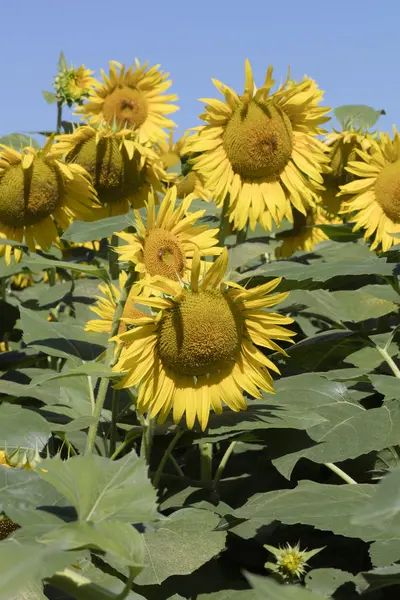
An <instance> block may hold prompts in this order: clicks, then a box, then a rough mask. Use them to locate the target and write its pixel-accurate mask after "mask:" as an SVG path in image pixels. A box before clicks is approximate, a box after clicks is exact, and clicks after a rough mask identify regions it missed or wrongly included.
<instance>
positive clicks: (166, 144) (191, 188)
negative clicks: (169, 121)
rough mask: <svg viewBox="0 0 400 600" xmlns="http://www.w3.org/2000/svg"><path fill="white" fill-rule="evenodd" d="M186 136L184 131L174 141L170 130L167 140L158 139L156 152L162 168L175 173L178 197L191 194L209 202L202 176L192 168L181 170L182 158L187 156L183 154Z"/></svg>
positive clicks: (174, 181)
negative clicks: (187, 170) (184, 171)
mask: <svg viewBox="0 0 400 600" xmlns="http://www.w3.org/2000/svg"><path fill="white" fill-rule="evenodd" d="M187 137H188V133H185V134H184V135H183V136H182V137H181V138H180V139H179V140H178V141H177V142H175V143H174V141H173V137H172V131H171V132H170V135H169V138H168V141H167V140H160V141H159V142H158V143H157V145H156V149H157V152H158V153H159V155H160V159H161V161H162V163H163V167H164V169H165V170H166V171H167V170H168V172H170V171H171V170H172V171H173V172H174V173H175V177H174V179H173V183H174V184H175V185H176V187H177V196H178V198H185V197H186V196H189V194H193V196H194V198H201V199H202V200H205V201H206V202H209V201H210V198H211V193H210V192H209V191H208V190H206V189H205V187H204V180H203V178H202V176H201V175H200V174H199V173H197V172H196V171H193V170H191V171H189V173H183V172H182V159H183V158H184V159H187V158H188V157H187V156H184V154H183V148H184V146H185V143H186V139H187Z"/></svg>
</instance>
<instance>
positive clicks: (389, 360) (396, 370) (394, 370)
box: [375, 346, 400, 379]
mask: <svg viewBox="0 0 400 600" xmlns="http://www.w3.org/2000/svg"><path fill="white" fill-rule="evenodd" d="M375 348H376V349H377V350H378V352H379V354H380V355H381V356H382V358H384V360H385V361H386V362H387V364H388V365H389V367H390V368H391V370H392V373H393V375H394V376H395V377H397V378H398V379H400V369H399V367H398V366H397V365H396V363H395V362H394V360H393V358H392V357H391V356H390V354H389V352H388V351H387V350H386V348H381V347H380V346H375Z"/></svg>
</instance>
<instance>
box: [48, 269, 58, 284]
mask: <svg viewBox="0 0 400 600" xmlns="http://www.w3.org/2000/svg"><path fill="white" fill-rule="evenodd" d="M47 274H48V276H49V286H50V287H53V286H54V285H56V276H57V271H56V268H55V267H50V269H48V270H47Z"/></svg>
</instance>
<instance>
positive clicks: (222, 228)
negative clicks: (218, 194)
mask: <svg viewBox="0 0 400 600" xmlns="http://www.w3.org/2000/svg"><path fill="white" fill-rule="evenodd" d="M228 208H229V194H227V195H226V196H225V200H224V204H223V206H222V208H221V217H220V222H219V233H218V242H219V245H220V246H223V245H224V242H225V238H226V235H227V233H228V230H229V221H228V216H227V214H226V213H227V212H228Z"/></svg>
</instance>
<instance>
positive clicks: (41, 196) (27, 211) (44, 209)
mask: <svg viewBox="0 0 400 600" xmlns="http://www.w3.org/2000/svg"><path fill="white" fill-rule="evenodd" d="M95 208H96V197H95V191H94V189H93V188H92V186H91V181H90V177H89V175H88V173H87V172H86V171H85V170H84V169H82V168H81V167H80V166H78V165H70V166H67V165H65V164H64V163H62V162H61V161H60V160H58V159H57V156H56V155H55V153H54V151H53V140H52V139H50V140H49V141H48V142H47V143H46V145H45V146H44V148H42V149H41V150H39V151H37V150H35V149H34V148H31V147H27V148H24V149H23V150H21V151H20V152H16V151H15V150H13V149H12V148H9V147H7V146H3V145H1V146H0V236H2V237H5V238H8V239H12V240H15V241H19V242H21V241H22V240H23V238H25V241H26V243H27V244H28V246H29V249H30V250H32V251H34V250H35V247H36V245H38V246H39V247H41V248H43V249H48V248H49V247H50V245H51V244H52V242H55V241H57V240H58V233H57V229H56V225H55V222H57V224H58V225H59V226H60V227H61V228H63V229H64V228H66V227H67V226H68V225H69V223H70V221H71V218H73V217H75V218H80V219H83V220H85V219H88V218H90V217H91V215H92V213H93V211H94V210H95ZM7 249H9V250H7ZM5 252H6V259H8V260H9V256H10V247H9V246H6V247H5ZM17 253H18V251H17V252H16V254H17Z"/></svg>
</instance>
